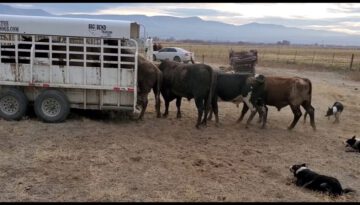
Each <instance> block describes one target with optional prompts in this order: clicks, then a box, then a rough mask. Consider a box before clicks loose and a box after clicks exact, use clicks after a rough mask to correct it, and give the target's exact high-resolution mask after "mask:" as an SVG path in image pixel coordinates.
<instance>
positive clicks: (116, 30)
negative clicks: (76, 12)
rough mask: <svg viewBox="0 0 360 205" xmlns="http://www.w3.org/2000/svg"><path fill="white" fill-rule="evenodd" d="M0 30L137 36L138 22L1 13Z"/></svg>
mask: <svg viewBox="0 0 360 205" xmlns="http://www.w3.org/2000/svg"><path fill="white" fill-rule="evenodd" d="M136 31H137V32H136ZM0 32H2V33H21V34H38V35H57V36H79V37H106V38H138V34H139V24H136V23H134V22H130V21H120V20H99V19H86V18H64V17H43V16H16V15H3V14H2V15H1V16H0Z"/></svg>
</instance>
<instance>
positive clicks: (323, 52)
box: [161, 42, 360, 71]
mask: <svg viewBox="0 0 360 205" xmlns="http://www.w3.org/2000/svg"><path fill="white" fill-rule="evenodd" d="M161 44H162V45H163V47H172V46H173V47H181V48H184V49H186V50H189V51H191V52H194V53H195V60H196V61H197V62H201V63H217V64H225V65H228V64H229V51H230V49H233V50H234V51H249V50H251V49H256V50H257V51H258V64H259V65H260V66H266V65H286V66H288V67H291V66H305V67H309V68H313V67H320V68H334V69H342V70H357V71H360V50H359V49H355V48H354V49H351V48H327V47H320V48H319V47H315V46H276V45H266V46H264V45H218V44H190V43H179V42H161Z"/></svg>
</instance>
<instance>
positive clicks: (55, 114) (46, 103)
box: [34, 90, 70, 123]
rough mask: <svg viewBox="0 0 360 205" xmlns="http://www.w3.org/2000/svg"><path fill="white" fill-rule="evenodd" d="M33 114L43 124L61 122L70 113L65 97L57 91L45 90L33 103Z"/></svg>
mask: <svg viewBox="0 0 360 205" xmlns="http://www.w3.org/2000/svg"><path fill="white" fill-rule="evenodd" d="M34 110H35V114H36V115H37V116H38V117H39V118H40V119H42V120H43V121H44V122H50V123H56V122H62V121H64V120H65V119H66V117H67V116H68V114H69V113H70V105H69V101H68V99H67V97H66V96H65V95H64V94H63V93H62V92H60V91H58V90H45V91H43V92H42V93H41V94H40V95H39V96H38V97H37V98H36V99H35V103H34Z"/></svg>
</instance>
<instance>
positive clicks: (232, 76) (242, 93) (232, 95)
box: [208, 73, 266, 127]
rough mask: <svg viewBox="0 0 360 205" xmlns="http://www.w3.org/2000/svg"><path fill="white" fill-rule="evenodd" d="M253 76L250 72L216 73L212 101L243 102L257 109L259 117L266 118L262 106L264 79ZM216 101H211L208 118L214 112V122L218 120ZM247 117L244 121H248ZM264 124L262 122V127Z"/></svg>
mask: <svg viewBox="0 0 360 205" xmlns="http://www.w3.org/2000/svg"><path fill="white" fill-rule="evenodd" d="M260 76H261V78H255V77H253V75H251V74H239V73H218V74H217V82H216V90H215V94H214V99H213V100H214V102H217V100H218V98H219V99H220V100H222V101H227V102H233V103H235V104H239V103H240V102H244V103H245V104H246V105H247V106H248V107H250V108H251V110H252V111H255V110H256V111H258V112H259V113H260V115H261V117H263V118H266V112H265V108H264V106H263V102H264V99H263V95H262V93H263V92H264V79H263V76H262V75H260ZM217 110H218V107H217V103H213V106H212V111H211V112H210V115H209V117H208V119H209V120H210V119H211V116H212V112H214V114H215V119H216V123H218V122H219V117H218V111H217ZM250 120H251V119H249V120H248V121H247V123H246V125H247V126H248V124H249V123H250ZM264 126H265V125H264V124H263V126H262V127H264Z"/></svg>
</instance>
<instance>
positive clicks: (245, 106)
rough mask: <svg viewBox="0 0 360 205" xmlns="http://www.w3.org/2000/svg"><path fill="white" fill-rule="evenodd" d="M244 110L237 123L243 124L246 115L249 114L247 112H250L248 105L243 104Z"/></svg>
mask: <svg viewBox="0 0 360 205" xmlns="http://www.w3.org/2000/svg"><path fill="white" fill-rule="evenodd" d="M243 104H244V105H243V109H242V111H241V115H240V117H239V119H238V120H237V121H236V122H237V123H239V122H241V121H242V120H243V118H244V116H245V114H246V113H247V111H248V110H249V107H248V106H247V105H246V103H243Z"/></svg>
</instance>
